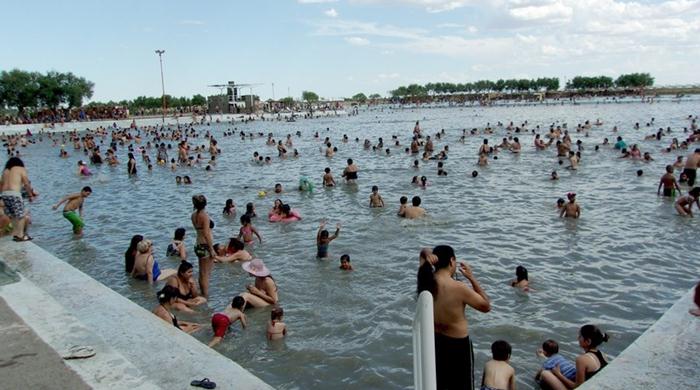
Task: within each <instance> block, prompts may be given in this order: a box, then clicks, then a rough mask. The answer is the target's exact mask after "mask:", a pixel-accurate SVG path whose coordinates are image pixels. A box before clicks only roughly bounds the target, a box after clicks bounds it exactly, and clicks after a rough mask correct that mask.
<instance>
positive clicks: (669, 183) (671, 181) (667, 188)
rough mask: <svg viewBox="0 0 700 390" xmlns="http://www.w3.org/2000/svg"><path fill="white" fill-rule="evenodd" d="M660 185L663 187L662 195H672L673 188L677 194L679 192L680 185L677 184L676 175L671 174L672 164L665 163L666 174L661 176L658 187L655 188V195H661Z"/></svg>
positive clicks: (673, 193)
mask: <svg viewBox="0 0 700 390" xmlns="http://www.w3.org/2000/svg"><path fill="white" fill-rule="evenodd" d="M661 186H663V187H664V196H674V195H675V192H674V190H677V191H678V194H680V193H681V187H679V186H678V182H676V177H675V176H673V165H666V174H664V175H663V176H661V180H660V181H659V188H657V189H656V195H661V193H660V191H661Z"/></svg>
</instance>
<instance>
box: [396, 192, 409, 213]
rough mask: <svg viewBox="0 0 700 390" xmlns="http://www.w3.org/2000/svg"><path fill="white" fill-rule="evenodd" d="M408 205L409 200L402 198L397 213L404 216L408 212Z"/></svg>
mask: <svg viewBox="0 0 700 390" xmlns="http://www.w3.org/2000/svg"><path fill="white" fill-rule="evenodd" d="M407 203H408V198H407V197H405V196H402V197H401V198H400V199H399V212H398V213H397V214H398V215H400V216H403V215H404V213H405V212H406V207H408V206H407V205H406V204H407Z"/></svg>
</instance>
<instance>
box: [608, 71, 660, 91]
mask: <svg viewBox="0 0 700 390" xmlns="http://www.w3.org/2000/svg"><path fill="white" fill-rule="evenodd" d="M611 81H612V79H611ZM615 85H616V86H617V87H620V88H642V87H651V86H652V85H654V78H653V77H651V75H650V74H649V73H629V74H623V75H620V77H618V78H617V80H615Z"/></svg>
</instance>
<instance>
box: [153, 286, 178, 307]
mask: <svg viewBox="0 0 700 390" xmlns="http://www.w3.org/2000/svg"><path fill="white" fill-rule="evenodd" d="M179 294H180V290H178V289H177V288H176V287H173V286H165V287H163V289H162V290H160V291H158V293H157V294H156V296H157V297H158V303H160V304H161V305H164V304H166V303H168V302H170V301H171V300H172V299H174V298H177V296H178V295H179Z"/></svg>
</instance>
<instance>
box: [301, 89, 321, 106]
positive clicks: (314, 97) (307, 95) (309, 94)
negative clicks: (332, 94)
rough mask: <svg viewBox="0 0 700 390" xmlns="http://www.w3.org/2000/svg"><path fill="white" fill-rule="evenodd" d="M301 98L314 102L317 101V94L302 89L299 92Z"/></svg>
mask: <svg viewBox="0 0 700 390" xmlns="http://www.w3.org/2000/svg"><path fill="white" fill-rule="evenodd" d="M301 100H305V101H307V102H309V103H314V102H317V101H318V95H317V94H316V93H314V92H311V91H304V92H302V93H301Z"/></svg>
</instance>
